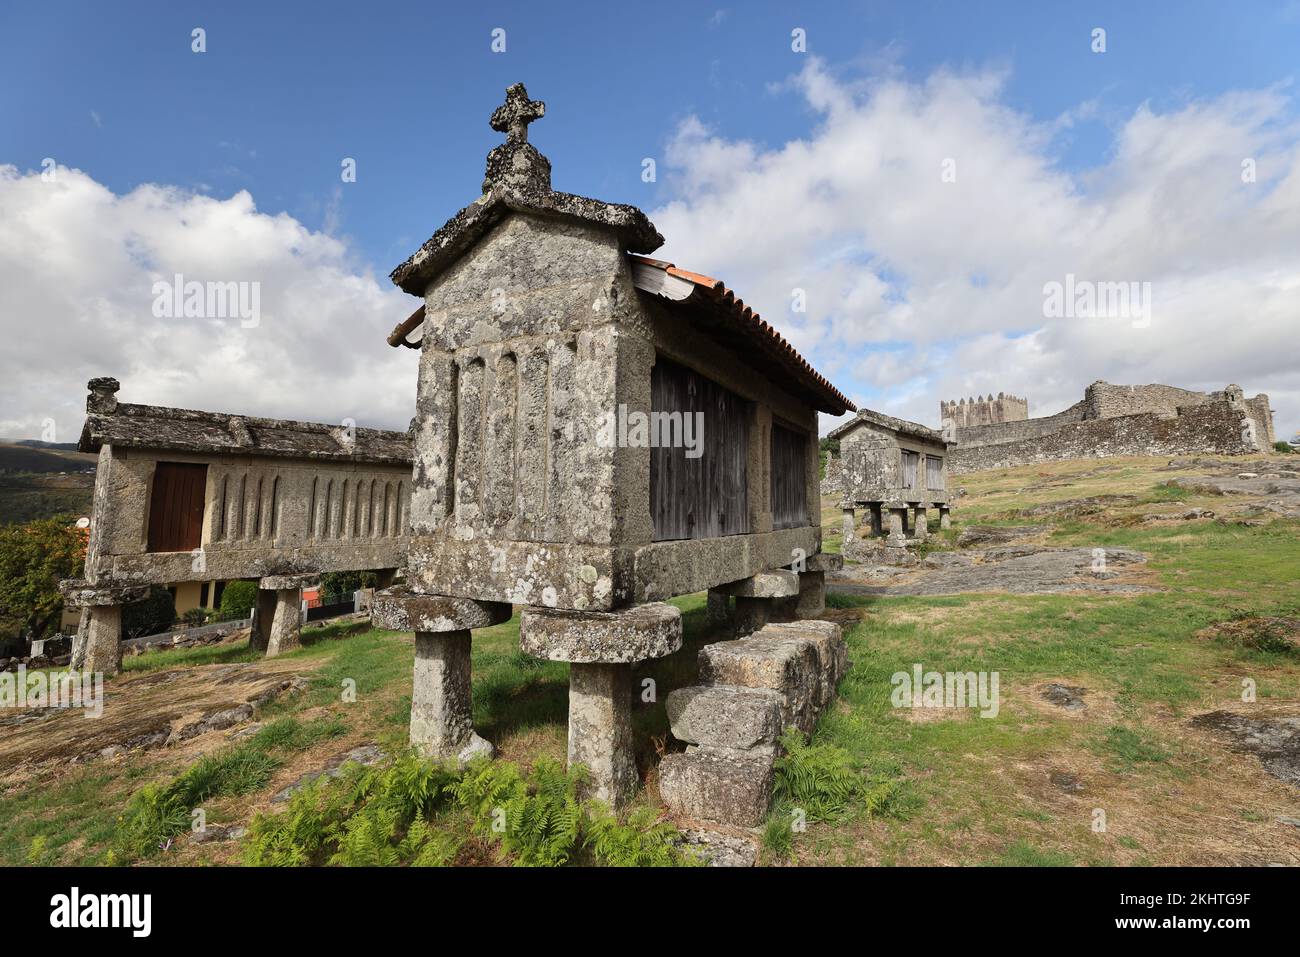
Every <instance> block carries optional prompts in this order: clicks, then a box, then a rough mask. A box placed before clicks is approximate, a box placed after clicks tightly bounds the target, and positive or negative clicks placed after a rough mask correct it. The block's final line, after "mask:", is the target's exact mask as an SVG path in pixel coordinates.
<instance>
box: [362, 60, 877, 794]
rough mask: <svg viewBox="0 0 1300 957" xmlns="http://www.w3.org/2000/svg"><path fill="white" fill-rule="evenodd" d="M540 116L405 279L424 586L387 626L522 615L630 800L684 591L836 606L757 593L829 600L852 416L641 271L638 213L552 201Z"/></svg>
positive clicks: (584, 755) (776, 341)
mask: <svg viewBox="0 0 1300 957" xmlns="http://www.w3.org/2000/svg"><path fill="white" fill-rule="evenodd" d="M544 112H545V107H544V105H543V104H542V103H540V102H539V101H534V100H529V99H528V97H527V94H526V92H525V91H524V88H523V86H522V84H517V85H515V86H513V87H511V88H510V89H509V90H508V91H507V97H506V102H505V104H504V105H503V106H502V107H500V108H498V110H497V111H496V113H494V114H493V116H492V127H493V128H494V129H496V130H498V131H500V132H503V133H505V134H506V142H505V143H504V144H502V145H500V146H497V147H496V148H495V149H493V150H492V152H491V153H490V154H489V156H488V161H487V175H486V178H485V180H484V183H483V195H482V196H481V197H480V198H479V199H477V200H476V201H475V202H474V203H472V204H471V205H470V206H468V207H466V208H465V209H463V210H461V211H460V212H459V213H457V214H456V215H455V216H454V217H452V218H451V219H450V220H449V221H448V222H447V223H446V224H445V225H444V226H443V227H442V228H441V229H439V230H438V231H437V232H436V233H435V234H434V235H433V237H432V238H431V239H430V240H429V241H428V242H426V243H425V244H424V245H423V246H422V247H421V248H420V249H419V250H418V251H417V252H416V253H415V254H414V255H413V256H411V257H410V258H409V259H408V260H407V261H406V262H404V263H402V264H401V265H400V266H398V267H397V269H395V270H394V272H393V274H392V279H393V281H394V282H395V283H396V284H397V285H398V286H399V287H400V288H401V289H403V290H404V291H406V292H408V293H410V294H412V295H415V296H419V297H421V298H422V299H423V304H422V305H421V307H420V308H419V309H417V310H416V311H415V312H414V313H413V314H412V315H411V317H410V318H408V319H407V320H406V321H404V322H403V323H401V324H400V325H399V326H398V327H397V328H396V329H395V330H394V332H393V333H392V335H391V336H390V337H389V343H390V344H391V345H394V346H407V347H411V348H418V349H420V350H421V357H420V370H419V383H418V388H417V398H416V420H415V436H414V440H415V446H414V472H413V478H412V491H411V533H412V537H411V546H410V554H409V558H408V564H407V569H406V578H407V583H408V584H407V588H406V589H394V590H392V591H390V592H389V593H388V594H387V595H382V596H379V597H377V599H376V605H375V616H376V620H377V621H380V622H381V623H386V624H393V625H398V624H401V623H402V622H407V623H409V624H411V625H412V626H413V627H415V630H416V634H417V640H419V639H420V638H421V629H420V628H419V627H418V626H415V620H416V619H417V618H418V617H420V615H421V614H424V612H422V611H420V609H421V608H424V609H426V610H427V608H428V603H429V601H430V600H431V598H445V599H458V600H460V599H465V600H470V601H472V602H475V603H478V604H477V610H476V611H474V612H470V611H468V610H466V609H464V608H462V609H461V610H462V612H464V621H461V620H459V619H456V617H455V614H454V609H453V607H452V605H451V604H450V603H447V604H446V605H445V608H446V610H447V612H448V616H447V617H444V618H443V619H442V620H440V621H438V622H437V624H438V628H437V629H433V628H430V629H428V631H427V634H428V635H433V634H438V633H444V632H461V631H465V630H467V629H469V628H471V627H476V626H477V625H476V624H475V622H478V623H482V622H483V621H486V620H489V619H491V620H498V619H499V618H500V617H501V616H502V615H503V614H505V613H506V612H505V610H508V607H509V605H511V604H517V605H523V606H526V607H525V609H524V611H523V613H522V617H521V641H522V644H523V647H524V649H525V650H526V651H528V652H529V653H531V654H534V655H537V656H539V657H543V658H550V659H553V660H564V661H568V662H571V663H572V664H573V679H572V682H571V692H570V733H569V756H570V761H571V762H574V761H581V762H582V763H584V764H586V765H588V766H589V768H590V769H591V771H592V774H593V786H594V791H595V793H596V794H597V796H600V797H603V798H605V799H608V800H610V801H612V802H613V803H615V804H617V803H620V802H621V801H622V800H624V799H625V798H626V796H627V794H628V793H629V789H630V787H631V786H632V784H633V783H634V780H633V779H634V775H630V774H629V766H628V761H629V755H628V753H627V747H628V744H627V736H628V735H627V729H628V713H629V710H630V705H631V701H630V697H631V696H630V693H629V689H628V680H627V679H628V676H629V675H630V669H631V666H632V665H633V664H634V663H635V662H637V661H641V660H645V659H647V658H652V657H657V656H661V655H666V654H669V653H671V652H672V651H674V650H675V649H676V648H677V647H679V646H680V642H681V622H680V614H679V612H678V611H677V609H676V608H675V607H674V606H672V605H668V604H665V602H666V600H667V599H669V598H671V597H674V596H677V595H683V594H689V593H694V592H698V591H703V590H705V589H715V590H723V589H731V593H732V594H737V595H746V596H749V597H755V596H757V597H756V600H766V601H769V602H774V601H776V600H778V599H779V600H782V601H796V600H797V601H799V602H800V603H801V604H802V605H804V606H807V607H812V606H818V607H819V604H818V602H817V601H816V598H817V596H803V595H801V594H800V590H799V588H798V582H797V579H796V578H795V576H794V574H793V573H792V572H791V573H788V574H790V575H791V580H792V581H794V582H795V584H794V585H793V586H792V587H793V590H789V589H787V590H778V591H776V592H768V591H763V589H762V588H760V589H759V590H758V591H755V590H754V589H752V588H751V589H748V590H746V588H745V582H746V581H747V580H749V579H753V578H755V577H756V576H762V575H764V574H767V573H770V572H773V571H774V570H778V569H791V568H793V569H794V570H795V571H799V572H803V573H805V574H808V575H812V576H816V579H817V581H818V584H820V580H821V577H822V565H821V564H818V563H817V562H816V561H815V560H814V561H812V562H811V565H810V563H809V561H808V560H809V559H815V558H816V557H817V556H818V553H819V552H820V550H821V526H820V517H819V512H820V509H819V495H818V455H817V421H818V420H817V414H818V412H819V411H820V412H828V413H830V414H833V415H839V414H842V413H844V412H845V411H847V410H850V409H852V408H853V405H852V403H850V402H849V400H848V399H847V398H845V397H844V396H843V395H842V394H841V393H840V392H838V391H837V390H836V389H835V388H834V387H833V386H832V385H831V384H830V383H829V382H827V381H826V380H825V379H824V378H822V377H821V376H820V375H818V374H817V373H816V372H815V371H814V370H813V369H812V367H811V366H809V365H808V363H807V362H806V361H805V360H804V359H802V358H801V357H800V356H799V355H798V353H796V352H795V350H794V349H793V348H791V347H790V345H789V344H787V343H786V342H785V341H784V340H783V339H782V338H781V336H780V335H779V334H777V333H776V331H775V330H774V329H772V328H771V327H770V326H769V325H768V324H767V323H765V322H763V321H762V320H761V319H760V318H759V317H758V316H757V315H756V314H755V313H754V312H753V310H752V309H750V308H749V307H747V306H745V305H744V303H743V302H742V301H741V300H739V299H738V298H737V297H736V296H735V294H734V293H732V292H731V291H730V290H729V289H727V288H726V287H725V286H724V285H723V284H722V283H721V282H719V281H718V280H715V279H712V278H709V277H707V276H702V275H699V274H695V273H691V272H687V271H685V270H681V269H678V268H676V267H675V266H673V265H672V264H671V263H667V262H662V261H658V260H654V259H650V258H647V256H646V254H648V253H651V252H653V251H654V250H655V249H657V248H658V247H659V246H660V245H661V244H662V242H663V238H662V237H661V236H660V235H659V233H658V232H657V231H656V230H655V228H654V226H653V225H652V224H651V223H650V221H649V220H648V219H647V218H646V217H645V215H644V214H643V213H642V212H641V211H640V210H638V209H636V208H634V207H631V206H625V205H615V204H608V203H604V202H600V201H598V200H593V199H587V198H584V197H580V196H574V195H571V194H567V193H560V192H556V191H554V190H552V188H551V167H550V163H549V162H548V161H547V159H546V158H545V157H544V156H543V155H542V154H541V153H539V152H538V151H537V150H536V148H535V147H533V146H532V144H530V143H529V142H528V139H527V133H528V124H529V123H530V122H532V121H533V120H535V119H537V118H538V117H540V116H542V115H543V113H544ZM738 600H739V599H738ZM421 603H423V604H421ZM439 607H444V606H439ZM424 620H426V621H429V620H430V619H429V617H428V616H427V615H426V616H425V618H424ZM466 633H467V632H466ZM443 645H444V646H443V647H441V648H440V649H439V651H438V655H439V661H441V662H443V665H441V666H440V668H441V670H439V671H437V672H436V674H433V673H431V672H430V671H429V670H428V669H427V668H425V669H421V667H420V666H419V662H417V670H416V680H417V683H418V682H419V681H420V680H421V674H424V675H426V676H429V675H431V674H433V676H432V677H426V679H425V680H427V681H430V682H433V681H442V680H443V677H442V676H443V675H452V674H459V673H461V672H462V671H467V669H468V656H469V643H468V641H460V640H457V641H456V642H454V643H453V642H450V641H447V642H444V643H443ZM452 685H454V686H455V687H461V686H462V685H463V683H460V682H448V686H449V687H450V686H452ZM427 690H428V689H427V688H426V689H421V688H417V689H416V692H415V695H416V697H417V698H418V699H422V700H425V699H427V698H428V694H427ZM429 713H433V714H434V715H435V716H436V715H438V714H447V715H451V714H457V715H463V714H466V713H468V706H467V704H466V705H462V706H459V707H441V706H439V707H434V708H432V709H431V710H426V712H425V714H424V716H423V717H422V719H421V721H420V722H419V723H418V725H417V721H416V718H415V715H414V714H413V715H412V742H413V744H414V745H416V746H417V747H419V748H421V749H422V750H423V751H424V752H425V753H426V754H431V755H434V756H438V757H461V758H465V757H467V756H469V755H472V754H476V753H481V752H482V746H481V745H480V743H479V740H480V739H478V738H477V736H476V735H474V734H473V732H472V729H462V730H460V731H457V730H456V728H455V727H453V725H452V723H448V724H447V725H446V726H437V725H436V722H435V725H434V726H432V727H431V726H430V723H429V721H428V720H426V719H427V716H428V714H429Z"/></svg>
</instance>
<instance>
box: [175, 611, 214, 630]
mask: <svg viewBox="0 0 1300 957" xmlns="http://www.w3.org/2000/svg"><path fill="white" fill-rule="evenodd" d="M207 620H208V610H207V609H206V608H191V609H190V610H189V611H187V612H186V613H185V614H183V615H181V621H182V622H184V623H185V626H186V627H187V628H197V627H198V626H199V625H201V624H203V623H204V622H205V621H207Z"/></svg>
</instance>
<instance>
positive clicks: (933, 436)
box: [826, 409, 948, 445]
mask: <svg viewBox="0 0 1300 957" xmlns="http://www.w3.org/2000/svg"><path fill="white" fill-rule="evenodd" d="M864 422H870V423H871V424H873V425H878V426H880V427H881V428H885V429H889V430H890V431H891V432H898V433H899V434H901V435H910V436H913V437H914V438H918V439H925V440H926V441H927V442H937V443H939V444H940V445H947V444H948V443H947V442H945V441H944V438H943V434H942V433H940V432H936V431H935V430H934V429H931V428H929V427H927V426H924V425H921V424H920V423H918V422H909V421H908V420H907V419H896V418H894V417H893V416H892V415H885V414H884V413H883V412H876V411H874V410H873V409H858V414H857V415H855V416H854V417H853V418H851V419H849V421H847V422H845V423H844V424H843V425H841V426H839V427H838V428H835V429H832V430H831V431H830V432H829V433H827V435H826V437H827V438H828V439H838V438H839V437H840V436H842V435H845V434H846V433H848V432H849V431H850V430H851V429H853V428H854V427H856V426H858V425H861V424H862V423H864Z"/></svg>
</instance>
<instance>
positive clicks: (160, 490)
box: [149, 462, 208, 552]
mask: <svg viewBox="0 0 1300 957" xmlns="http://www.w3.org/2000/svg"><path fill="white" fill-rule="evenodd" d="M207 484H208V467H207V466H206V465H190V464H188V463H182V462H159V463H158V464H157V465H156V466H155V467H154V473H153V491H152V493H150V496H149V551H151V552H188V551H193V550H194V549H196V548H198V547H199V545H200V544H202V542H203V497H204V491H205V489H206V488H207Z"/></svg>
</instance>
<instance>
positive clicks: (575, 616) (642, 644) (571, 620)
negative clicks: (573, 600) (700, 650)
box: [519, 602, 682, 664]
mask: <svg viewBox="0 0 1300 957" xmlns="http://www.w3.org/2000/svg"><path fill="white" fill-rule="evenodd" d="M681 646H682V613H681V610H680V609H678V608H677V606H675V605H669V604H666V603H664V602H651V603H650V604H646V605H634V606H632V607H631V608H623V609H620V610H619V611H607V612H595V611H569V610H565V609H558V608H532V607H530V608H525V609H524V612H523V614H522V615H521V616H520V619H519V647H520V649H521V650H522V651H523V652H524V653H525V654H528V655H532V656H533V657H535V658H544V659H546V660H548V661H568V662H571V663H578V664H596V663H605V664H615V663H623V664H631V663H633V662H637V661H645V660H646V659H648V658H663V657H664V656H666V655H670V654H672V653H673V652H674V651H676V650H677V649H678V648H680V647H681Z"/></svg>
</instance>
